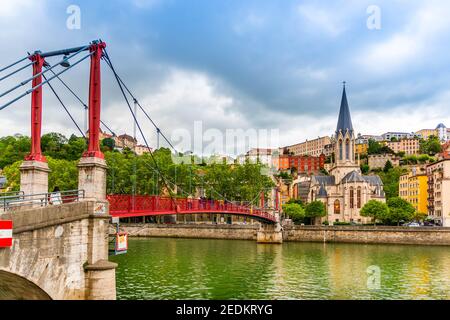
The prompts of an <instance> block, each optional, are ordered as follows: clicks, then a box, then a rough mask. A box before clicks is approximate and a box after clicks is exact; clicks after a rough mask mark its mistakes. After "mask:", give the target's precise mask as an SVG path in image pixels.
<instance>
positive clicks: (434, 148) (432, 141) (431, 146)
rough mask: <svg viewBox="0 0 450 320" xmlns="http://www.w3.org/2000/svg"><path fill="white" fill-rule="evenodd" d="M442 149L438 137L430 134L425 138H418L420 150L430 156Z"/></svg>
mask: <svg viewBox="0 0 450 320" xmlns="http://www.w3.org/2000/svg"><path fill="white" fill-rule="evenodd" d="M441 151H442V146H441V142H440V141H439V138H438V137H436V136H434V135H431V136H429V137H428V139H427V140H423V139H422V140H420V152H421V153H423V154H428V155H431V156H434V155H436V154H437V153H439V152H441Z"/></svg>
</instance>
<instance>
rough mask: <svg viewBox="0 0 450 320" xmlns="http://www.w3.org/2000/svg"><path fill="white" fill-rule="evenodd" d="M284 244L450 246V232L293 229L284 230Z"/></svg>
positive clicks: (351, 228) (389, 229) (383, 228)
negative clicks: (291, 242)
mask: <svg viewBox="0 0 450 320" xmlns="http://www.w3.org/2000/svg"><path fill="white" fill-rule="evenodd" d="M283 240H284V241H299V242H341V243H366V244H367V243H379V244H416V245H450V228H434V227H420V228H411V227H383V226H377V227H372V226H364V227H360V226H334V227H319V226H317V227H316V226H291V227H285V228H284V230H283Z"/></svg>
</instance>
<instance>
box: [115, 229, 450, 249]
mask: <svg viewBox="0 0 450 320" xmlns="http://www.w3.org/2000/svg"><path fill="white" fill-rule="evenodd" d="M120 229H121V231H124V232H128V233H129V235H130V237H156V238H158V237H160V238H196V239H228V240H254V241H256V235H257V231H258V230H259V225H258V224H255V225H225V224H224V225H220V224H219V225H210V224H197V225H194V224H173V225H158V224H145V225H144V224H121V225H120ZM110 231H111V232H114V229H112V228H111V229H110ZM283 241H290V242H326V243H328V242H329V243H364V244H370V243H372V244H414V245H450V228H434V227H421V228H409V227H381V226H377V227H371V226H364V227H360V226H328V227H325V226H285V227H284V229H283Z"/></svg>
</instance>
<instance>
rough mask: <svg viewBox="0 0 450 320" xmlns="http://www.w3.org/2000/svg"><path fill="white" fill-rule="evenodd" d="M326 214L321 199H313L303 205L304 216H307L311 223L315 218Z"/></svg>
mask: <svg viewBox="0 0 450 320" xmlns="http://www.w3.org/2000/svg"><path fill="white" fill-rule="evenodd" d="M326 215H327V212H326V208H325V205H324V204H323V203H322V202H321V201H313V202H311V203H308V204H307V205H306V207H305V217H307V218H309V219H310V221H311V223H312V222H313V221H314V220H315V218H321V217H325V216H326Z"/></svg>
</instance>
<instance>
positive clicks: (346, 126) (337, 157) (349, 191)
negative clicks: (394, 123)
mask: <svg viewBox="0 0 450 320" xmlns="http://www.w3.org/2000/svg"><path fill="white" fill-rule="evenodd" d="M333 143H334V157H333V158H334V163H333V166H332V168H331V169H330V174H329V175H313V176H311V184H310V187H309V197H308V201H321V202H322V203H324V204H325V207H326V210H327V216H326V217H325V218H323V219H322V221H323V220H326V221H328V222H329V223H331V224H333V223H336V222H355V223H368V222H370V218H367V217H362V216H361V209H362V208H363V207H364V205H365V204H366V203H367V202H368V201H370V200H376V201H380V202H385V201H386V199H385V194H384V191H383V181H382V180H381V179H380V177H379V176H377V175H368V176H366V175H362V174H361V169H360V167H359V161H356V159H355V131H354V129H353V124H352V117H351V115H350V108H349V107H348V101H347V92H346V88H345V82H344V88H343V92H342V99H341V106H340V110H339V118H338V123H337V127H336V132H335V134H334V139H333Z"/></svg>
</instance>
